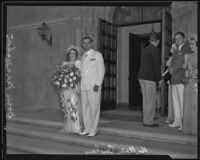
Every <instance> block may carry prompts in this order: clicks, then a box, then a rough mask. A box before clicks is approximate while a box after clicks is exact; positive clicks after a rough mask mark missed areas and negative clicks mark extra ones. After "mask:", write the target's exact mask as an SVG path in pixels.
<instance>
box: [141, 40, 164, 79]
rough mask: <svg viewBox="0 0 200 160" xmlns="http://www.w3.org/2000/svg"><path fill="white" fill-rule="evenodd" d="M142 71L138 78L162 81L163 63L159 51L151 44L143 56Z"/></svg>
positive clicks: (145, 49)
mask: <svg viewBox="0 0 200 160" xmlns="http://www.w3.org/2000/svg"><path fill="white" fill-rule="evenodd" d="M140 62H141V63H140V71H139V75H138V78H139V79H142V80H149V81H155V82H158V81H160V80H161V68H160V67H161V65H160V64H161V63H160V55H159V49H158V48H157V47H155V46H154V45H152V44H150V45H148V46H147V47H146V48H144V50H143V52H142V54H141V61H140Z"/></svg>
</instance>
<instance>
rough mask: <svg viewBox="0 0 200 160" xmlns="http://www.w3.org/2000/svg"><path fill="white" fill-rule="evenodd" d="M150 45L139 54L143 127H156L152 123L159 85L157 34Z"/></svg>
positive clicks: (153, 36) (152, 36)
mask: <svg viewBox="0 0 200 160" xmlns="http://www.w3.org/2000/svg"><path fill="white" fill-rule="evenodd" d="M149 42H150V44H149V45H148V46H147V47H146V48H144V50H143V52H142V54H141V63H140V71H139V75H138V78H139V81H140V86H141V90H142V95H143V126H149V127H158V126H159V125H158V124H155V123H154V118H155V107H156V89H157V86H160V85H161V63H160V55H159V54H160V52H159V49H158V48H157V47H158V45H159V42H160V38H159V36H158V34H155V33H153V34H152V35H151V36H150V39H149ZM158 84H159V85H158Z"/></svg>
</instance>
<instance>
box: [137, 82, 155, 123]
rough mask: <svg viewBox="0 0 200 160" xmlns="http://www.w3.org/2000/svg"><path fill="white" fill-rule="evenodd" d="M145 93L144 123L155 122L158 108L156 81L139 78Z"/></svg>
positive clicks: (143, 93)
mask: <svg viewBox="0 0 200 160" xmlns="http://www.w3.org/2000/svg"><path fill="white" fill-rule="evenodd" d="M139 81H140V86H141V90H142V95H143V124H154V117H155V108H156V82H154V81H148V80H139Z"/></svg>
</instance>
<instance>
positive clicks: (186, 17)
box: [171, 1, 197, 39]
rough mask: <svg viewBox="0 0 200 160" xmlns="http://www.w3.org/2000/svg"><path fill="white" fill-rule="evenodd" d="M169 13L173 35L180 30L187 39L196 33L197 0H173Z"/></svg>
mask: <svg viewBox="0 0 200 160" xmlns="http://www.w3.org/2000/svg"><path fill="white" fill-rule="evenodd" d="M171 14H172V32H173V35H174V34H175V33H176V32H178V31H182V32H184V33H185V35H186V38H187V39H189V38H190V37H191V35H192V34H197V1H183V2H173V3H172V9H171Z"/></svg>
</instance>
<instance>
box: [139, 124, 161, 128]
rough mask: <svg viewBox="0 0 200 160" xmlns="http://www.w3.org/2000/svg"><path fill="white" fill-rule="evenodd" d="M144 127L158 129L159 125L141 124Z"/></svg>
mask: <svg viewBox="0 0 200 160" xmlns="http://www.w3.org/2000/svg"><path fill="white" fill-rule="evenodd" d="M143 126H144V127H159V124H143Z"/></svg>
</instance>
